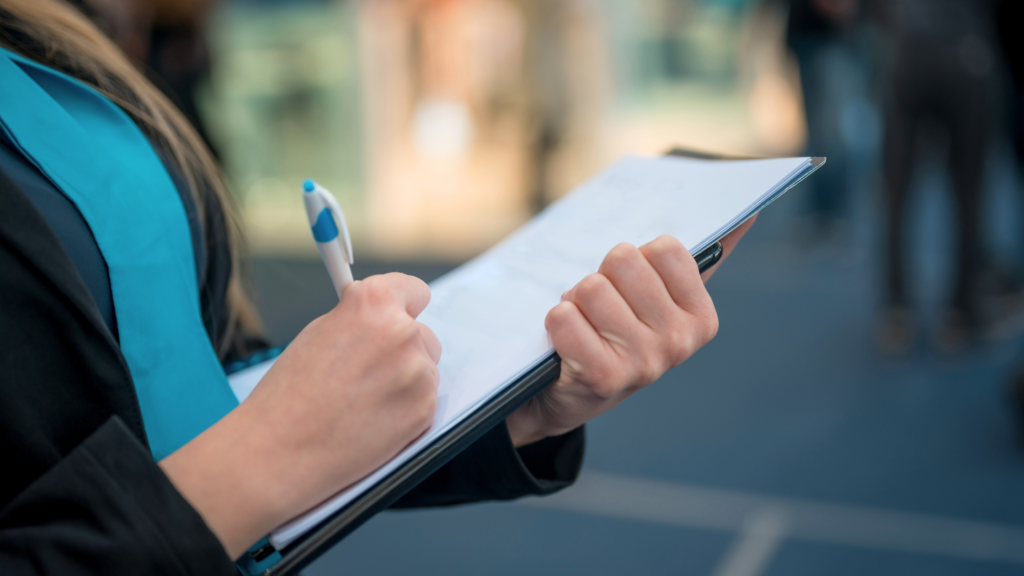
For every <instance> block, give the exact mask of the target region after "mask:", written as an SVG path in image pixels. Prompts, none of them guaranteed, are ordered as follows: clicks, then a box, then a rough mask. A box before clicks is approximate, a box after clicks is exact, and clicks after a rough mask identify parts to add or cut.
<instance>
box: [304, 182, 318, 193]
mask: <svg viewBox="0 0 1024 576" xmlns="http://www.w3.org/2000/svg"><path fill="white" fill-rule="evenodd" d="M314 188H316V182H313V180H306V181H305V182H303V183H302V189H303V190H305V191H306V192H312V191H313V189H314Z"/></svg>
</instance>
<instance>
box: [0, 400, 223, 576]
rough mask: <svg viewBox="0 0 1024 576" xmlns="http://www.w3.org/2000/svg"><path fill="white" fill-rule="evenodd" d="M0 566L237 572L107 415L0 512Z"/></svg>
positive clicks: (25, 570) (11, 572)
mask: <svg viewBox="0 0 1024 576" xmlns="http://www.w3.org/2000/svg"><path fill="white" fill-rule="evenodd" d="M0 574H5V575H7V576H20V575H28V574H60V575H77V574H154V575H160V574H175V575H185V574H210V575H215V574H216V575H221V574H222V575H224V576H229V575H233V574H237V571H236V569H235V567H234V565H233V564H232V562H231V560H230V559H229V558H228V556H227V554H226V553H225V551H224V549H223V548H222V547H221V545H220V542H219V541H218V540H217V538H216V536H214V535H213V533H212V532H210V530H209V528H207V526H206V524H205V523H204V522H203V520H202V518H201V517H200V516H199V514H198V513H197V512H196V511H195V510H194V509H193V508H192V507H191V505H189V503H188V502H186V501H185V499H184V498H183V497H182V496H181V495H180V494H179V493H178V491H177V490H175V488H174V486H173V485H172V484H171V482H170V480H168V479H167V477H166V476H164V474H163V472H162V471H161V469H160V467H159V466H158V465H157V464H156V462H154V461H153V458H152V457H151V456H150V455H149V453H148V452H147V451H146V449H145V448H144V447H143V446H142V444H141V443H140V442H139V441H138V440H137V439H136V438H135V437H134V435H133V434H132V433H131V432H130V431H129V430H128V428H127V427H126V426H125V425H124V423H123V422H122V421H121V420H120V419H119V418H118V417H116V416H114V417H111V419H110V420H108V421H107V423H106V424H104V425H103V426H101V427H100V428H99V429H98V430H97V431H96V432H95V433H93V434H92V435H91V436H89V437H88V438H86V440H85V441H84V442H82V443H81V444H79V445H78V446H77V447H76V448H75V449H74V450H72V451H71V452H70V453H69V454H68V455H67V456H65V457H64V458H63V459H62V460H61V461H60V462H59V463H58V464H57V465H56V466H54V467H53V468H51V469H50V470H49V471H47V472H46V473H45V474H43V475H42V476H41V477H39V478H38V479H37V480H36V481H35V482H33V483H32V484H31V485H29V487H28V488H27V489H25V490H23V491H22V492H21V493H20V494H18V496H17V497H16V498H15V499H14V500H12V501H11V502H10V503H9V504H8V505H7V506H6V507H5V508H4V509H3V510H2V511H0Z"/></svg>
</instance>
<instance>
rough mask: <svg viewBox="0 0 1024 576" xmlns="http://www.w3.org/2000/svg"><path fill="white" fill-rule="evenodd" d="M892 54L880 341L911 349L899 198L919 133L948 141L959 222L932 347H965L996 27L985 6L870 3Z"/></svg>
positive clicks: (896, 349) (974, 306) (975, 315)
mask: <svg viewBox="0 0 1024 576" xmlns="http://www.w3.org/2000/svg"><path fill="white" fill-rule="evenodd" d="M876 9H877V10H878V12H877V14H878V16H879V17H880V18H881V22H882V25H883V29H884V30H885V32H886V34H887V36H888V41H889V45H890V49H891V54H890V55H889V56H890V57H889V68H888V70H887V77H886V82H885V86H886V94H885V137H884V158H883V171H884V177H885V203H884V204H885V215H886V222H885V238H886V241H885V245H884V246H885V258H886V260H887V261H886V265H885V274H884V278H885V291H886V301H885V310H884V312H883V314H882V318H881V325H880V332H879V344H880V346H881V348H882V350H883V351H884V352H886V353H890V354H897V355H899V354H903V353H906V352H907V351H908V350H909V349H910V348H911V346H912V345H913V341H914V336H915V329H916V322H915V318H914V313H913V310H912V306H911V303H910V301H909V295H908V290H907V282H906V271H907V265H906V257H905V254H904V252H905V249H906V245H907V241H906V238H907V235H906V229H907V214H906V207H907V199H908V196H909V192H910V184H911V177H912V175H913V173H914V166H915V161H916V159H917V157H918V154H919V151H920V150H921V149H922V147H923V145H926V144H931V142H923V141H922V140H923V138H924V135H926V134H932V133H926V132H925V131H924V130H923V128H930V127H931V128H934V127H936V126H937V127H939V128H941V129H942V130H943V131H944V132H945V133H946V135H947V136H948V151H947V154H946V158H945V164H946V168H947V169H948V171H949V176H950V179H951V181H952V189H953V195H954V200H955V206H956V208H955V214H956V221H957V249H956V255H955V262H956V273H955V281H954V287H953V294H952V298H951V301H950V303H949V304H948V306H946V308H945V309H944V310H943V311H942V312H941V315H940V317H939V319H938V322H937V326H936V328H935V330H934V335H933V336H934V343H935V345H936V347H937V348H938V349H939V350H940V351H943V352H956V351H959V350H961V349H963V348H964V347H965V346H966V345H967V344H968V343H969V342H970V341H971V340H972V339H973V338H975V337H976V336H977V335H978V334H979V331H980V329H981V327H982V326H981V324H982V318H981V314H980V310H979V297H978V296H979V295H978V278H979V274H980V273H981V272H982V266H981V260H980V258H981V257H982V256H983V254H982V222H981V218H982V214H981V199H982V190H981V183H982V175H983V169H984V165H985V160H986V157H987V153H988V149H989V143H990V139H991V133H992V125H993V118H992V114H993V107H994V98H993V96H994V94H993V90H994V82H995V74H994V64H995V62H994V58H995V53H994V48H995V47H994V39H995V35H994V32H995V31H994V29H993V23H992V17H991V10H992V5H991V3H990V2H988V1H985V0H890V1H886V2H880V3H879V4H878V6H877V7H876Z"/></svg>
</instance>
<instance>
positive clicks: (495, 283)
mask: <svg viewBox="0 0 1024 576" xmlns="http://www.w3.org/2000/svg"><path fill="white" fill-rule="evenodd" d="M809 166H810V159H809V158H786V159H773V160H746V161H735V162H719V161H705V160H692V159H686V158H673V157H658V158H639V157H629V158H625V159H623V160H621V161H619V162H617V163H616V164H615V165H613V166H612V167H610V168H608V169H607V170H605V171H604V172H602V173H601V174H599V175H598V176H596V177H595V178H593V179H592V180H590V181H588V182H587V183H585V184H583V185H582V186H580V187H579V188H577V189H576V190H574V191H573V192H572V193H571V194H569V195H567V196H566V197H564V198H562V199H561V200H559V201H557V202H555V203H554V204H552V205H551V206H550V207H549V208H547V209H546V210H545V211H544V212H542V213H541V214H540V215H538V216H537V217H536V218H534V219H533V220H531V221H530V222H529V223H527V224H526V225H525V226H523V227H522V228H520V229H519V230H518V231H516V232H515V233H513V234H512V235H511V236H509V237H508V238H506V239H505V240H504V241H502V242H501V243H500V244H498V245H497V246H495V247H494V248H492V249H491V250H489V251H488V252H486V253H484V254H483V255H481V256H479V257H478V258H476V259H474V260H473V261H471V262H469V263H467V264H465V265H464V266H461V267H460V268H458V269H456V270H454V271H453V272H451V273H449V274H447V275H446V276H444V277H442V278H440V279H438V280H437V281H435V282H433V283H432V284H431V286H430V288H431V302H430V305H429V306H427V308H426V310H424V312H423V314H421V315H420V321H422V322H423V323H424V324H426V325H427V326H429V327H430V328H431V329H432V330H433V331H434V333H435V334H437V337H438V339H439V340H440V341H441V346H442V349H443V353H442V356H441V363H440V365H439V368H440V374H441V381H440V385H439V388H438V403H437V404H438V408H437V413H436V415H435V418H434V423H433V426H432V427H431V428H430V430H429V431H428V432H427V433H426V434H425V435H424V436H423V437H421V439H420V440H418V441H417V442H415V443H414V444H413V445H411V446H409V447H408V448H407V449H406V450H404V451H403V452H402V453H401V454H399V455H398V456H397V457H395V458H394V459H393V460H391V461H390V462H388V463H387V464H386V465H384V466H383V467H382V468H380V469H378V470H377V471H375V472H373V473H372V474H370V475H369V476H368V477H366V478H365V479H363V480H362V481H360V482H358V483H356V484H355V485H353V486H352V487H350V488H349V489H347V490H344V491H342V492H340V493H339V494H337V495H336V496H334V497H333V498H331V499H330V500H328V501H327V502H325V503H324V504H322V505H321V506H319V507H317V508H315V509H313V510H311V511H310V512H307V513H306V514H304V515H302V516H300V517H298V518H296V519H295V520H293V521H291V522H289V523H288V524H286V525H284V526H282V527H280V528H278V529H277V530H275V531H274V533H273V534H272V535H271V539H270V541H271V543H272V544H273V545H274V547H276V548H278V549H280V548H282V547H284V546H286V545H287V544H289V543H291V542H293V541H294V540H295V539H296V538H298V537H299V536H301V535H302V534H303V533H305V532H306V531H308V530H309V529H311V528H312V527H314V526H316V525H317V524H318V523H320V522H321V521H323V520H324V519H326V518H327V517H328V516H330V515H331V514H332V513H334V512H335V511H337V510H339V509H340V508H341V507H343V506H344V505H345V504H347V503H349V502H351V501H352V500H353V499H354V498H355V497H356V496H358V495H359V494H361V493H362V492H364V491H365V490H367V489H368V488H370V487H371V486H373V485H374V484H376V483H377V482H379V481H380V480H381V479H383V478H385V477H386V476H387V475H388V474H389V473H391V472H392V471H394V470H395V469H396V468H398V467H399V466H400V465H401V464H403V463H404V462H406V461H408V460H409V459H410V458H411V457H412V456H413V455H415V454H416V453H417V452H418V451H420V450H421V449H422V448H424V447H425V446H427V445H428V444H430V442H432V441H433V440H435V439H436V438H437V437H438V436H439V435H441V434H443V433H444V432H446V431H447V430H448V429H450V428H451V427H452V426H454V425H455V424H457V423H458V422H459V421H461V419H462V418H463V417H464V416H466V415H468V414H470V413H472V412H473V410H474V409H475V408H477V407H478V406H480V405H481V404H483V403H485V402H487V401H488V400H489V399H490V398H492V397H493V396H495V395H496V394H497V393H498V392H500V391H501V390H502V389H503V388H504V387H505V386H507V385H508V384H509V383H511V382H513V381H514V380H515V379H516V378H518V377H519V376H521V375H522V374H524V373H526V372H527V371H528V370H530V369H532V368H533V367H535V366H536V365H537V364H538V363H539V362H541V361H542V360H543V359H544V358H546V357H547V356H548V355H549V354H550V353H551V351H552V348H551V342H550V340H549V339H548V336H547V333H546V331H545V329H544V317H545V316H546V315H547V313H548V310H550V309H551V308H552V307H553V306H554V305H556V304H557V303H558V302H559V299H560V298H561V295H562V293H563V292H565V291H566V290H568V289H569V288H572V287H573V286H574V285H575V284H576V283H577V282H579V281H580V280H581V279H582V278H583V277H584V276H586V275H587V274H589V273H591V272H595V271H597V268H598V266H599V265H600V263H601V261H602V260H603V258H604V256H605V254H607V253H608V251H609V250H610V249H611V248H612V247H614V246H615V245H616V244H618V243H620V242H630V243H632V244H634V245H637V246H639V245H641V244H643V243H645V242H648V241H650V240H653V239H654V238H657V237H658V236H660V235H662V234H670V235H672V236H675V237H676V238H678V239H679V240H680V241H681V242H682V243H683V245H685V246H687V248H689V249H690V251H691V253H694V254H696V253H697V252H698V251H700V250H702V249H704V248H706V247H707V246H708V245H710V244H711V243H712V242H714V241H715V240H717V239H718V238H720V237H721V235H722V234H723V233H725V232H726V231H729V230H731V229H732V228H734V227H735V226H737V225H738V224H740V223H742V222H743V221H744V220H746V219H747V218H748V217H749V216H750V215H752V214H753V213H754V212H756V211H757V210H759V209H760V208H762V207H763V206H764V205H765V204H766V203H767V202H769V201H771V200H772V199H774V198H775V197H776V196H777V195H778V194H779V193H780V192H781V191H782V189H783V187H785V186H789V185H791V184H793V182H794V181H795V180H796V179H797V178H798V177H799V176H800V175H802V174H803V173H805V172H807V171H808V170H809ZM271 363H272V361H271V362H265V363H263V364H260V365H258V366H255V367H253V368H250V369H248V370H246V371H243V372H241V373H239V374H237V375H234V376H232V377H231V382H232V387H233V388H234V390H235V393H236V395H237V396H238V397H239V398H240V399H244V398H245V397H247V396H248V394H249V392H251V391H252V389H253V388H254V387H255V386H256V384H257V383H258V382H259V379H260V378H262V377H263V375H264V374H265V373H266V371H267V370H268V369H269V366H270V364H271Z"/></svg>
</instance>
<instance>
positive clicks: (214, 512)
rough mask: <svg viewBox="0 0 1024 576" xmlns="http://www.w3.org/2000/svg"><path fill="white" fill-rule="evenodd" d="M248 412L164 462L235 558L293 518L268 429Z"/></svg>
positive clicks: (238, 413) (235, 415) (237, 413)
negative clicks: (264, 431) (265, 438)
mask: <svg viewBox="0 0 1024 576" xmlns="http://www.w3.org/2000/svg"><path fill="white" fill-rule="evenodd" d="M243 406H244V405H243ZM243 406H239V407H238V408H236V409H235V410H233V411H232V412H231V413H229V414H228V415H227V416H225V417H224V418H223V419H221V421H220V422H218V423H217V424H215V425H214V426H212V427H210V428H209V429H208V430H206V431H205V432H203V433H202V434H200V435H199V436H197V437H196V438H195V439H193V440H192V441H191V442H189V443H188V444H186V445H185V446H182V447H181V448H180V449H178V450H177V451H175V452H174V453H173V454H171V455H170V456H168V457H167V458H164V459H163V460H161V461H160V467H161V468H162V469H163V471H164V473H165V474H166V475H167V477H168V478H169V479H170V480H171V483H172V484H174V486H175V488H177V490H178V491H179V492H180V493H181V494H182V496H183V497H184V498H185V499H186V500H187V501H188V502H189V503H190V504H191V505H192V507H193V508H195V509H196V511H197V512H198V513H199V515H200V516H202V518H203V520H204V521H205V522H206V524H207V526H209V528H210V530H211V531H212V532H213V533H214V534H215V535H216V536H217V538H218V539H219V540H220V542H221V545H223V546H224V548H225V550H226V551H227V553H228V555H229V556H231V557H232V558H237V557H239V556H240V555H242V554H243V553H244V552H245V551H246V550H247V549H248V548H249V547H250V546H251V545H252V544H253V543H255V542H256V541H257V540H259V539H260V538H262V537H263V536H265V535H266V534H267V533H268V532H270V531H271V530H273V529H274V528H276V527H277V526H279V525H280V524H282V523H283V522H285V521H286V520H288V519H289V517H290V516H291V513H290V512H289V510H288V506H287V504H286V502H285V501H284V499H283V498H282V496H283V495H284V493H285V492H284V491H282V490H281V489H280V485H281V484H283V483H282V482H281V480H280V479H278V478H277V477H276V475H275V474H273V472H274V471H273V470H272V467H273V465H274V462H273V457H272V455H271V454H269V453H268V452H269V451H268V450H267V449H266V443H265V442H263V439H262V438H260V436H261V432H262V427H261V426H260V425H259V424H260V423H259V421H258V420H256V419H255V418H254V417H255V414H253V413H252V411H251V410H247V409H245V408H243Z"/></svg>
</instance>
